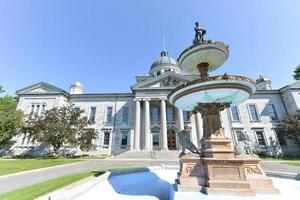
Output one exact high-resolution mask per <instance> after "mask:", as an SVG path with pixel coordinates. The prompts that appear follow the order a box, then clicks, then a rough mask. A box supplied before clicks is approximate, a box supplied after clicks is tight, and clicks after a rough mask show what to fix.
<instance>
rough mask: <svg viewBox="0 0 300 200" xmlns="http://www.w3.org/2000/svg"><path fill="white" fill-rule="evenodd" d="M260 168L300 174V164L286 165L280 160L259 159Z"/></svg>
mask: <svg viewBox="0 0 300 200" xmlns="http://www.w3.org/2000/svg"><path fill="white" fill-rule="evenodd" d="M260 165H261V166H262V168H264V169H265V170H268V171H275V172H287V173H295V174H300V166H293V165H287V164H285V163H281V162H272V161H261V162H260Z"/></svg>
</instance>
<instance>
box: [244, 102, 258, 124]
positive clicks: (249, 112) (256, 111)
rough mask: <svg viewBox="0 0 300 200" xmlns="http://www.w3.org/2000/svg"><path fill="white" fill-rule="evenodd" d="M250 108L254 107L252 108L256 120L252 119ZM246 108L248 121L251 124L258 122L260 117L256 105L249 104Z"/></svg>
mask: <svg viewBox="0 0 300 200" xmlns="http://www.w3.org/2000/svg"><path fill="white" fill-rule="evenodd" d="M251 106H254V108H255V113H256V116H257V120H254V119H253V118H252V114H251V109H250V107H251ZM247 108H248V114H249V117H250V121H251V122H260V115H259V112H258V108H257V105H256V104H255V103H251V104H248V105H247Z"/></svg>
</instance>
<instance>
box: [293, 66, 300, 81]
mask: <svg viewBox="0 0 300 200" xmlns="http://www.w3.org/2000/svg"><path fill="white" fill-rule="evenodd" d="M293 77H294V79H295V80H300V65H298V66H297V67H296V69H295V70H294V75H293Z"/></svg>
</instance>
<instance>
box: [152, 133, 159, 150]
mask: <svg viewBox="0 0 300 200" xmlns="http://www.w3.org/2000/svg"><path fill="white" fill-rule="evenodd" d="M159 136H160V134H159V132H158V131H154V132H152V149H159V147H160V141H159V139H160V137H159ZM154 137H155V138H157V144H154V142H155V143H156V141H154Z"/></svg>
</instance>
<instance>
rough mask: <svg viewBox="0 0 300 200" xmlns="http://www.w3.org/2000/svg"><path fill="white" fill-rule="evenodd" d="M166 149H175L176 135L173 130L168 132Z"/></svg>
mask: <svg viewBox="0 0 300 200" xmlns="http://www.w3.org/2000/svg"><path fill="white" fill-rule="evenodd" d="M168 149H169V150H176V135H175V133H174V132H169V133H168Z"/></svg>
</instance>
